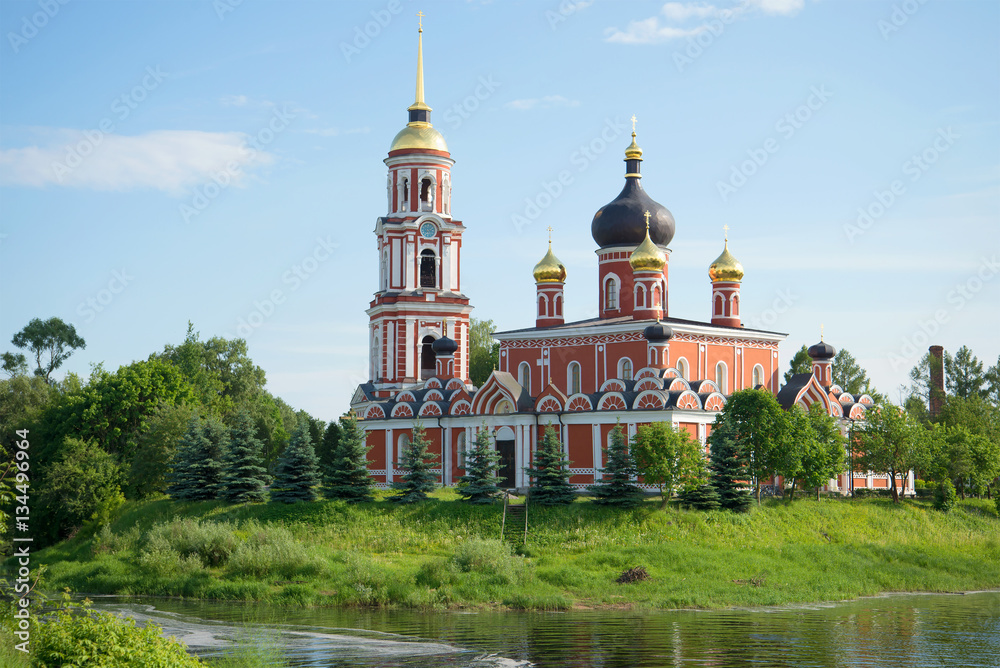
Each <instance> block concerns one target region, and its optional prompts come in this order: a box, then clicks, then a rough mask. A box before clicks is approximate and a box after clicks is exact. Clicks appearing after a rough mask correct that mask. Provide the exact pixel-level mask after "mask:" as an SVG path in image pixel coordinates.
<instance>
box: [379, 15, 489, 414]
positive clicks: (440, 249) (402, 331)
mask: <svg viewBox="0 0 1000 668" xmlns="http://www.w3.org/2000/svg"><path fill="white" fill-rule="evenodd" d="M418 16H419V17H420V19H421V22H420V26H419V29H418V31H417V85H416V96H415V99H414V102H413V104H411V105H410V106H409V107H408V108H407V115H408V122H407V124H406V126H405V127H404V128H403V129H402V130H400V131H399V133H398V134H397V135H396V137H395V138H394V139H393V140H392V145H391V146H390V147H389V155H388V157H386V158H385V160H384V162H385V164H386V167H387V168H388V177H387V183H386V199H387V209H388V211H387V212H386V215H384V216H381V217H379V218H378V220H377V221H376V223H375V236H376V248H377V250H378V258H379V260H378V267H379V272H378V290H377V291H376V292H375V298H374V299H373V300H372V301H371V304H370V305H369V308H368V310H367V311H366V313H367V314H368V316H369V319H370V327H369V329H370V331H369V382H371V383H374V384H375V388H376V392H377V394H378V395H380V396H384V397H389V396H392V395H394V394H395V393H396V392H398V391H399V390H401V389H404V388H407V387H413V386H416V385H420V384H422V383H423V381H425V380H426V379H427V378H430V377H432V376H434V375H436V371H435V358H436V355H435V351H434V349H433V344H434V342H435V341H437V340H438V339H440V338H442V337H448V338H449V339H452V340H453V341H454V343H455V344H456V349H455V351H454V353H453V354H454V371H453V374H452V375H454V376H455V377H458V378H461V379H467V378H468V377H469V314H470V313H471V312H472V306H470V305H469V299H468V297H466V296H465V295H464V294H462V286H461V252H462V233H463V232H464V231H465V226H464V225H463V224H462V222H461V221H459V220H455V219H454V218H453V217H452V212H451V167H452V165H454V164H455V161H454V160H452V158H451V153H449V151H448V144H447V143H446V142H445V139H444V137H443V136H442V135H441V133H440V132H438V131H437V129H435V128H434V126H433V125H431V108H430V106H428V105H427V102H426V101H425V100H424V49H423V33H424V30H423V21H422V19H423V14H419V13H418Z"/></svg>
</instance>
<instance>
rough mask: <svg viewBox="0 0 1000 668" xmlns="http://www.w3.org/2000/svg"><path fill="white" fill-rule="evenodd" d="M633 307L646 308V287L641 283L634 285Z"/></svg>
mask: <svg viewBox="0 0 1000 668" xmlns="http://www.w3.org/2000/svg"><path fill="white" fill-rule="evenodd" d="M635 307H636V308H646V288H645V287H643V285H642V284H641V283H640V284H639V285H637V286H635Z"/></svg>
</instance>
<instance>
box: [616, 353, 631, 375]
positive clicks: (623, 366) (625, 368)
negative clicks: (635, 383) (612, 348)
mask: <svg viewBox="0 0 1000 668" xmlns="http://www.w3.org/2000/svg"><path fill="white" fill-rule="evenodd" d="M618 377H619V378H621V379H622V380H632V360H630V359H629V358H627V357H623V358H621V359H620V360H619V361H618Z"/></svg>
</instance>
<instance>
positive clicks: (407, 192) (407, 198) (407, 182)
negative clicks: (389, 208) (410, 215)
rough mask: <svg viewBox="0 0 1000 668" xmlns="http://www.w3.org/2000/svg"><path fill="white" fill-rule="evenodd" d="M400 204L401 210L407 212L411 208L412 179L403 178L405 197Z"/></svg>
mask: <svg viewBox="0 0 1000 668" xmlns="http://www.w3.org/2000/svg"><path fill="white" fill-rule="evenodd" d="M401 200H402V201H401V202H400V203H399V210H400V211H406V210H408V209H409V208H410V179H408V178H406V177H405V176H404V177H403V196H402V197H401Z"/></svg>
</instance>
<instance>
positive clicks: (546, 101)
mask: <svg viewBox="0 0 1000 668" xmlns="http://www.w3.org/2000/svg"><path fill="white" fill-rule="evenodd" d="M504 106H505V107H506V108H508V109H515V110H517V111H528V110H529V109H550V108H552V107H578V106H580V101H579V100H570V99H568V98H565V97H563V96H562V95H546V96H545V97H534V98H525V99H523V100H511V101H510V102H508V103H506V104H505V105H504Z"/></svg>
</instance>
